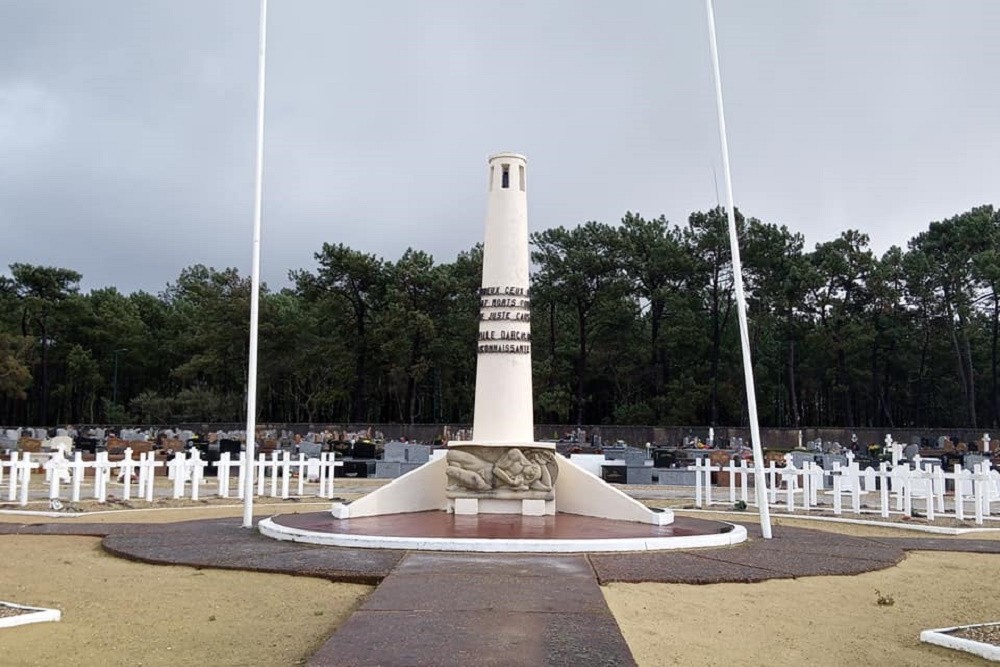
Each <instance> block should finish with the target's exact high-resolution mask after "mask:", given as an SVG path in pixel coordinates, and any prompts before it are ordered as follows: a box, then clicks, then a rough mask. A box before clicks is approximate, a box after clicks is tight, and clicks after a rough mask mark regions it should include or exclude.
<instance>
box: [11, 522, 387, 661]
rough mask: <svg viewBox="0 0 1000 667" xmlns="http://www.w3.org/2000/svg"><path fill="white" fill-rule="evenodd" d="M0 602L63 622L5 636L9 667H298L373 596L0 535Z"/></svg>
mask: <svg viewBox="0 0 1000 667" xmlns="http://www.w3.org/2000/svg"><path fill="white" fill-rule="evenodd" d="M0 554H2V556H0V558H2V560H3V564H4V566H3V568H2V569H0V599H4V600H7V601H9V602H16V603H19V604H30V605H33V606H41V607H49V608H56V609H60V610H61V611H62V620H61V621H60V622H58V623H38V624H33V625H25V626H20V627H15V628H4V629H0V646H2V655H0V664H3V665H11V666H15V665H16V666H21V665H25V666H26V665H122V666H124V665H129V666H131V667H135V666H137V665H143V666H153V665H182V666H187V665H192V666H193V665H199V666H200V665H234V666H235V665H296V664H301V662H302V661H303V660H304V659H305V658H307V657H308V656H309V655H311V654H312V653H313V652H314V651H315V650H316V649H318V648H319V646H320V645H321V644H322V643H323V642H324V641H325V640H326V638H327V637H329V635H330V634H331V633H332V632H333V630H334V629H335V628H336V626H337V624H338V623H340V622H341V621H343V620H344V619H346V618H347V617H348V616H349V615H350V614H351V613H352V611H353V610H354V609H355V608H356V606H357V605H358V604H360V601H361V600H362V599H363V597H364V596H365V595H366V594H367V593H368V592H369V591H370V590H371V589H370V587H368V586H359V585H355V584H334V583H330V582H327V581H323V580H320V579H311V578H307V577H292V576H287V575H278V574H256V573H250V572H231V571H224V570H198V569H194V568H189V567H176V566H154V565H144V564H140V563H133V562H131V561H127V560H123V559H120V558H115V557H113V556H110V555H108V554H106V553H105V552H104V551H103V550H102V549H101V547H100V540H99V539H97V538H89V537H49V536H34V535H4V536H0Z"/></svg>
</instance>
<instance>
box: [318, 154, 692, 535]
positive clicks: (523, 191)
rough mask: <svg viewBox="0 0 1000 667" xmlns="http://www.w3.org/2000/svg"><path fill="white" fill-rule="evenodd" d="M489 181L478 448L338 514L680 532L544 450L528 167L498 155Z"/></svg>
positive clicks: (451, 450)
mask: <svg viewBox="0 0 1000 667" xmlns="http://www.w3.org/2000/svg"><path fill="white" fill-rule="evenodd" d="M488 174H489V181H488V184H487V212H486V225H485V238H484V244H483V280H482V283H481V287H480V289H479V332H478V335H477V340H476V341H475V343H476V354H477V367H476V396H475V410H474V413H473V424H472V440H462V441H455V442H451V443H450V444H449V446H448V449H447V452H446V453H444V452H442V454H444V455H443V456H441V455H435V456H432V458H431V460H430V462H428V463H426V464H424V465H423V466H421V467H419V468H417V469H416V470H412V471H410V472H408V473H406V474H405V475H403V476H401V477H399V478H397V479H395V480H393V481H392V482H391V483H389V484H387V485H386V486H384V487H382V488H380V489H376V490H375V491H372V492H371V493H369V494H368V495H366V496H364V497H362V498H359V499H358V500H356V501H353V502H337V503H334V505H333V507H332V514H333V516H334V517H336V518H337V519H352V518H361V517H372V516H381V515H386V514H399V513H407V512H425V511H430V510H446V511H447V512H450V513H454V514H455V515H478V514H516V515H522V516H530V517H544V516H554V515H556V514H559V513H563V514H577V515H583V516H590V517H598V518H604V519H613V520H619V521H632V522H639V523H649V524H654V525H658V526H665V525H668V524H670V523H671V522H672V521H673V512H671V511H670V510H669V509H665V510H655V511H654V510H651V509H649V508H648V507H646V506H645V505H643V504H642V503H640V502H639V501H638V500H635V499H634V498H630V497H629V496H628V495H626V494H625V493H623V492H622V491H620V490H618V489H616V488H614V487H612V486H611V485H610V484H606V483H605V482H604V481H603V480H601V479H600V478H599V477H597V476H596V475H594V474H591V473H590V472H588V471H586V470H584V469H583V468H582V467H580V466H578V465H576V464H575V463H573V462H572V461H570V460H569V459H567V458H565V457H564V456H561V455H559V454H557V453H556V449H555V445H554V444H553V443H551V442H535V438H534V430H535V426H534V410H533V400H532V387H531V293H530V290H529V268H528V267H529V264H528V206H527V201H528V200H527V190H528V188H527V160H526V159H525V158H524V156H523V155H518V154H517V153H498V154H496V155H493V156H491V157H490V158H489V160H488ZM471 342H472V341H470V343H471ZM435 454H437V453H435ZM490 548H495V547H490Z"/></svg>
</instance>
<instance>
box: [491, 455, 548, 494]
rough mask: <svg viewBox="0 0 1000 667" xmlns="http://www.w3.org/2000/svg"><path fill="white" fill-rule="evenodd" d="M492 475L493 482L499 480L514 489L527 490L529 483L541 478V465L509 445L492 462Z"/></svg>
mask: <svg viewBox="0 0 1000 667" xmlns="http://www.w3.org/2000/svg"><path fill="white" fill-rule="evenodd" d="M493 477H494V482H496V481H499V482H501V483H502V484H503V485H504V486H509V487H510V488H512V489H514V490H515V491H527V490H528V488H529V486H530V485H532V484H534V483H535V482H537V481H538V480H539V479H541V477H542V467H541V466H540V465H538V464H537V463H535V462H533V461H532V460H530V459H529V458H528V457H527V456H525V455H524V452H522V451H521V450H520V449H517V448H515V447H511V448H510V449H508V450H507V453H506V454H504V455H503V456H501V457H500V459H499V460H498V461H497V462H496V464H494V466H493ZM495 485H496V484H495ZM497 486H498V485H497Z"/></svg>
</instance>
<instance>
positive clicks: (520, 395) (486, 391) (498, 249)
mask: <svg viewBox="0 0 1000 667" xmlns="http://www.w3.org/2000/svg"><path fill="white" fill-rule="evenodd" d="M526 167H527V160H526V159H525V158H524V156H522V155H518V154H516V153H499V154H497V155H494V156H492V157H490V159H489V174H490V178H489V195H488V207H487V213H486V235H485V242H484V245H483V286H482V289H481V290H480V293H479V304H480V321H479V340H478V343H477V349H478V356H477V369H476V407H475V414H474V417H473V425H472V438H473V441H474V442H475V443H476V444H477V445H497V446H501V445H503V446H511V445H525V444H529V443H532V442H534V439H535V437H534V415H533V412H532V392H531V321H530V318H531V310H530V307H531V301H530V295H529V290H528V204H527V194H526V193H527V187H526V185H527V184H526V181H525V179H526Z"/></svg>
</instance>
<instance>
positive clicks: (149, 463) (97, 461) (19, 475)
mask: <svg viewBox="0 0 1000 667" xmlns="http://www.w3.org/2000/svg"><path fill="white" fill-rule="evenodd" d="M123 454H124V455H123V458H122V460H120V461H110V460H109V459H108V454H107V452H98V453H97V454H96V456H95V458H94V460H93V461H84V460H83V454H82V453H81V452H79V451H78V452H75V454H74V457H73V458H72V459H67V458H66V456H65V454H64V452H63V450H62V449H60V450H57V451H56V452H55V453H54V454H53V455H52V456H51V457H50V458H49V459H48V460H47V461H46V462H44V463H39V462H38V461H33V460H32V458H31V453H29V452H24V453H23V454H22V453H20V452H11V455H10V458H9V459H8V460H7V461H3V460H0V490H2V489H3V488H4V484H5V482H6V487H7V489H8V498H7V500H8V501H9V502H14V501H17V502H18V503H19V504H20V505H22V506H24V505H27V504H28V498H29V485H30V483H31V479H32V477H31V471H32V470H35V469H37V468H39V467H42V468H43V469H44V470H45V481H46V483H47V484H48V498H49V500H50V501H54V500H59V499H60V498H61V496H62V487H63V485H65V484H68V485H69V487H70V500H71V502H74V503H76V502H80V499H81V495H82V487H83V482H84V479H85V476H86V471H87V470H88V469H93V470H94V479H93V498H94V499H96V500H97V501H98V502H100V503H104V502H106V501H107V499H108V488H109V484H110V482H111V475H112V472H113V471H117V473H118V474H117V480H118V482H119V483H120V484H121V485H122V495H121V497H122V500H126V501H127V500H130V499H132V497H133V486H135V497H137V498H141V499H144V500H146V501H147V502H152V500H153V497H154V484H155V480H156V469H157V468H162V467H164V466H166V467H167V471H168V479H169V480H170V481H171V482H172V497H173V498H175V499H176V498H183V497H185V496H186V495H187V493H186V492H185V491H186V489H187V490H189V491H188V493H190V497H191V499H192V500H198V499H199V498H200V495H201V487H202V485H203V484H204V483H205V482H206V480H205V474H204V471H205V466H207V465H208V462H206V461H205V460H204V459H202V458H201V452H200V451H199V450H198V449H192V450H191V453H190V455H186V454H185V453H184V452H178V453H177V454H176V455H175V456H174V458H173V459H171V460H170V461H169V462H167V463H164V462H163V461H157V460H156V458H155V454H154V453H153V452H143V453H141V454H140V455H139V458H138V459H135V458H133V451H132V449H131V448H126V449H125V451H124V453H123ZM244 465H245V455H244V454H243V453H241V454H240V455H239V459H238V460H237V461H233V460H232V458H231V456H230V454H229V453H228V452H224V453H223V454H222V456H221V459H220V460H219V462H218V469H219V472H218V478H217V484H218V491H217V493H218V495H219V497H221V498H229V497H230V491H231V489H230V487H231V474H232V472H233V469H234V468H235V471H236V473H237V480H238V482H237V489H236V497H237V498H240V499H242V498H243V494H244V485H245V481H244V480H245V476H244V474H243V469H244ZM342 465H343V463H342V462H341V461H337V460H336V459H335V457H334V454H332V453H324V454H321V455H320V458H318V459H317V458H309V459H307V458H306V456H305V454H299V455H298V457H297V458H296V459H292V458H291V456H290V454H289V453H288V452H272V454H271V456H270V457H267V455H265V454H260V456H259V457H258V459H257V461H256V462H255V466H256V468H257V470H256V471H255V473H256V475H257V489H256V495H258V496H263V495H265V487H266V483H267V478H268V477H269V478H270V489H269V493H268V495H270V496H271V497H281V498H289V497H291V477H292V474H293V471H294V472H295V473H296V474H297V477H298V481H297V489H296V491H297V495H299V496H304V495H305V485H306V483H307V482H309V483H314V484H318V487H319V488H318V491H317V495H318V496H320V497H322V498H332V497H333V489H334V470H335V468H337V467H340V466H342ZM5 474H6V480H5ZM136 475H137V477H136ZM279 479H280V480H281V482H280V485H281V488H280V492H279V489H278V484H279V481H278V480H279Z"/></svg>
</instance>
